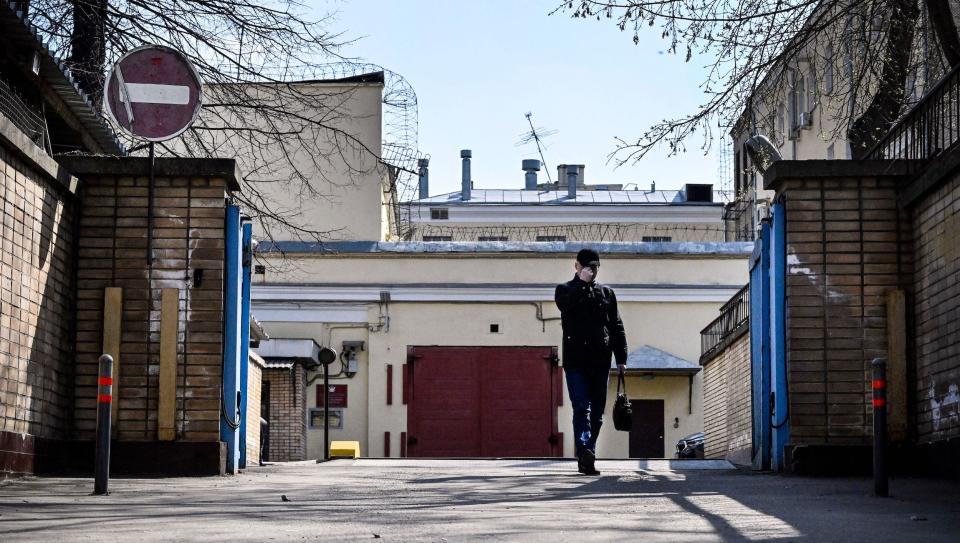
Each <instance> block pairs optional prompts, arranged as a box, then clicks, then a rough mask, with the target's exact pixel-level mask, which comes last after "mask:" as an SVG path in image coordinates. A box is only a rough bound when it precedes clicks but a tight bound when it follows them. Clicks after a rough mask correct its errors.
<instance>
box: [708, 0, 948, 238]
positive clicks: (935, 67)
mask: <svg viewBox="0 0 960 543" xmlns="http://www.w3.org/2000/svg"><path fill="white" fill-rule="evenodd" d="M919 3H920V4H921V6H920V10H921V13H920V19H919V23H918V25H917V28H916V32H915V34H914V40H913V48H914V51H913V52H912V54H911V56H910V59H909V60H908V62H907V64H908V67H907V72H908V74H907V77H906V80H905V81H904V89H903V90H904V107H903V108H901V112H900V113H901V114H902V113H903V112H905V111H907V110H909V108H910V107H912V105H913V104H916V103H917V102H918V101H919V100H920V99H921V97H923V96H924V95H925V94H926V93H927V91H928V90H930V88H931V87H932V86H933V85H934V84H936V82H937V81H938V80H939V79H940V77H941V76H942V75H943V74H944V72H945V69H946V66H947V65H946V64H945V62H944V60H943V57H942V55H941V53H940V50H939V49H938V45H937V38H936V34H935V32H934V31H933V27H932V26H931V24H932V23H931V22H930V17H931V15H930V14H928V13H927V9H928V6H926V5H924V3H923V2H919ZM825 5H827V6H831V9H839V8H840V7H842V8H843V9H844V13H839V14H826V13H823V12H822V11H821V9H820V8H818V9H817V10H816V11H814V12H813V14H812V15H811V16H810V18H809V19H808V20H807V21H806V22H805V23H804V25H803V26H802V27H801V28H800V29H798V30H797V33H796V36H795V37H794V38H793V40H792V42H791V45H788V46H787V50H788V51H790V50H791V49H795V51H790V54H788V55H785V56H784V59H785V60H781V61H780V62H778V63H776V64H774V65H773V66H772V67H771V68H770V69H769V70H767V72H766V76H765V77H764V79H763V80H762V81H761V82H760V83H759V84H758V85H757V86H756V89H755V90H754V91H753V93H752V94H751V95H750V96H749V98H748V99H747V100H746V101H745V104H744V108H743V112H742V113H741V114H740V116H739V118H737V119H736V120H735V122H734V123H733V125H732V127H731V129H730V138H731V140H732V143H733V150H734V152H733V157H732V158H733V186H734V191H733V192H734V195H733V198H732V200H733V201H732V202H731V203H730V205H729V206H728V209H727V212H726V214H725V218H726V220H727V223H728V227H729V230H730V233H729V234H728V236H727V237H728V239H738V240H751V239H753V235H754V231H755V229H756V228H757V227H758V225H759V224H760V220H762V219H763V218H765V217H767V216H768V210H769V205H770V202H771V200H772V198H773V196H774V193H773V191H769V190H764V189H763V179H762V176H760V175H757V172H756V171H755V167H754V164H752V163H751V161H750V158H749V156H748V155H747V152H746V150H745V143H746V141H747V140H748V139H750V138H751V137H752V136H755V135H764V136H766V137H767V138H768V140H769V141H770V142H771V143H772V144H773V146H774V147H775V148H776V149H777V151H778V152H779V154H780V156H781V158H782V159H783V160H846V159H851V158H852V157H853V151H852V149H851V147H850V141H849V139H848V130H849V128H850V126H851V125H852V123H853V121H854V120H856V119H857V117H858V116H859V115H861V114H862V113H863V112H864V110H865V109H866V108H867V107H868V106H869V105H870V101H871V100H872V98H873V94H872V89H875V88H876V87H877V85H878V84H879V83H878V78H879V74H880V72H881V68H882V64H881V63H882V61H883V60H884V58H883V55H884V54H885V51H884V48H881V47H879V45H872V46H864V45H863V40H867V41H870V40H872V41H873V42H874V43H875V44H883V45H884V47H885V45H886V44H885V41H883V40H885V39H886V37H885V35H883V30H882V28H885V27H884V26H883V25H885V24H886V22H885V21H886V20H885V19H884V17H882V16H880V15H878V14H874V13H867V12H866V11H865V10H868V9H874V7H875V4H874V3H870V2H864V3H863V4H862V6H856V5H853V7H852V8H851V7H849V6H846V5H844V4H842V3H841V4H830V3H827V4H825ZM953 17H954V19H955V21H960V10H958V9H957V7H956V6H954V7H953ZM825 21H828V22H825ZM811 28H816V30H810V29H811ZM793 43H804V45H803V46H801V47H794V46H793V45H792V44H793Z"/></svg>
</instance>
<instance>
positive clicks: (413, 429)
mask: <svg viewBox="0 0 960 543" xmlns="http://www.w3.org/2000/svg"><path fill="white" fill-rule="evenodd" d="M409 355H410V356H409V357H408V360H407V372H408V374H407V386H408V387H409V388H408V389H407V391H406V392H407V401H408V403H407V444H408V446H407V455H408V456H433V457H437V456H440V457H461V458H462V457H496V456H500V457H503V456H560V455H561V453H562V450H561V446H562V440H561V439H560V435H559V434H558V433H557V406H558V405H559V404H560V402H561V401H562V398H563V396H562V390H561V388H560V387H561V386H562V385H561V380H560V369H559V368H558V367H557V365H556V349H555V348H551V347H411V348H410V350H409Z"/></svg>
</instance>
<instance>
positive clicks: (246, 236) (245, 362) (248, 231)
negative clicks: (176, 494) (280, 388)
mask: <svg viewBox="0 0 960 543" xmlns="http://www.w3.org/2000/svg"><path fill="white" fill-rule="evenodd" d="M242 264H243V272H242V275H243V277H242V281H243V283H242V286H241V288H240V299H241V303H240V410H241V412H242V413H243V415H244V416H243V420H242V421H241V423H240V468H241V469H243V468H246V467H247V423H246V415H247V411H248V409H249V406H248V405H247V398H248V396H247V390H249V383H248V380H249V378H250V376H249V372H250V362H249V358H250V278H251V275H250V273H251V271H252V266H253V225H252V224H251V223H250V220H249V219H248V218H244V220H243V263H242ZM259 423H260V422H259V421H257V424H259Z"/></svg>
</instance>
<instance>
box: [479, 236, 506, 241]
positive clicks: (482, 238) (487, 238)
mask: <svg viewBox="0 0 960 543" xmlns="http://www.w3.org/2000/svg"><path fill="white" fill-rule="evenodd" d="M477 241H509V240H508V239H507V236H480V237H478V238H477Z"/></svg>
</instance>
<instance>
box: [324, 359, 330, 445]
mask: <svg viewBox="0 0 960 543" xmlns="http://www.w3.org/2000/svg"><path fill="white" fill-rule="evenodd" d="M329 375H330V365H329V364H323V459H324V460H330V377H329Z"/></svg>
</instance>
